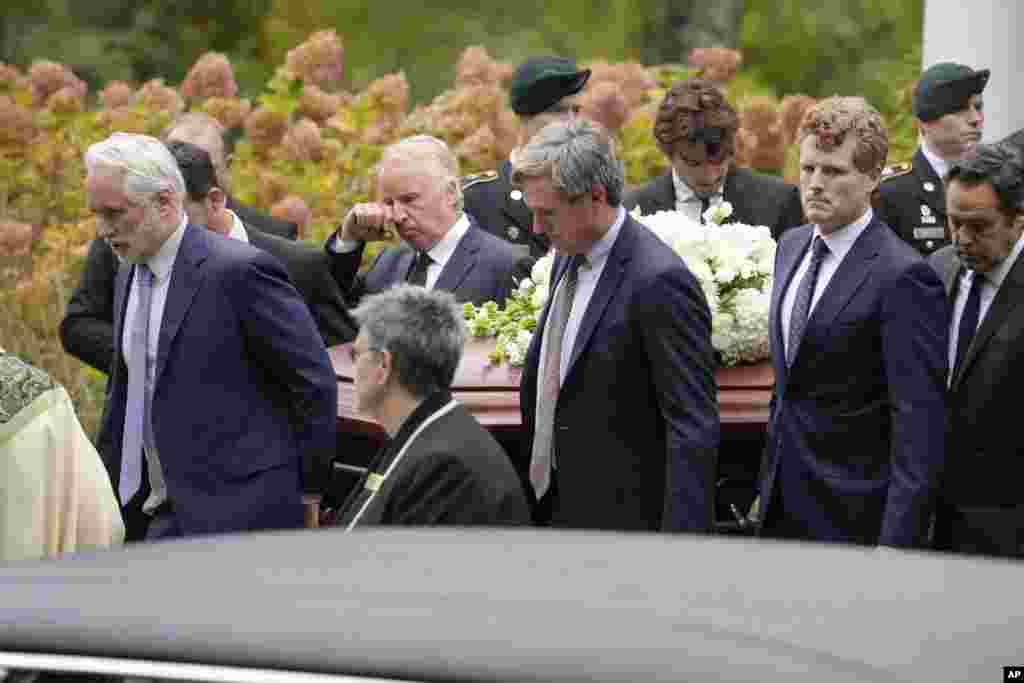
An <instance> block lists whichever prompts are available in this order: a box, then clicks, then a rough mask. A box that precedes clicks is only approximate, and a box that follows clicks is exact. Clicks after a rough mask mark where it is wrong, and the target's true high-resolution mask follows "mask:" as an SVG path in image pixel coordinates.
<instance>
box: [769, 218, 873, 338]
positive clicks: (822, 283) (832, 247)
mask: <svg viewBox="0 0 1024 683" xmlns="http://www.w3.org/2000/svg"><path fill="white" fill-rule="evenodd" d="M873 217H874V213H873V212H872V211H871V209H868V210H867V211H865V212H864V215H863V216H861V217H860V218H859V219H858V220H856V221H855V222H853V223H850V224H849V225H846V226H844V227H842V228H839V229H838V230H833V231H832V232H831V233H830V234H828V235H825V234H822V232H821V229H820V228H819V227H818V226H817V225H815V226H814V235H813V237H812V238H811V242H810V245H808V248H807V253H806V254H804V258H803V260H802V261H801V262H800V266H799V267H798V268H797V269H796V273H794V274H793V279H791V280H790V281H789V285H788V286H787V287H786V294H785V296H783V298H782V342H783V349H782V351H783V356H785V357H787V358H788V355H789V327H790V322H791V320H792V318H793V304H794V303H795V302H796V292H797V289H799V288H800V282H801V281H802V280H803V279H804V275H806V274H807V269H808V268H809V267H810V265H811V245H813V244H814V237H820V238H821V239H822V240H824V242H825V246H827V247H828V254H826V255H825V258H824V259H822V261H821V266H820V268H819V270H818V281H817V282H815V283H814V293H813V295H812V296H811V307H810V308H809V309H808V310H807V319H808V320H810V317H811V313H813V312H814V307H815V306H817V305H818V300H819V299H820V298H821V295H822V294H823V293H824V292H825V288H826V287H828V283H829V281H830V280H831V279H832V276H833V275H835V274H836V271H837V270H839V266H840V265H842V263H843V259H844V258H846V255H847V254H848V253H849V252H850V249H852V248H853V244H854V242H856V241H857V238H858V237H860V236H861V234H863V232H864V231H865V230H867V227H868V225H870V224H871V219H872V218H873Z"/></svg>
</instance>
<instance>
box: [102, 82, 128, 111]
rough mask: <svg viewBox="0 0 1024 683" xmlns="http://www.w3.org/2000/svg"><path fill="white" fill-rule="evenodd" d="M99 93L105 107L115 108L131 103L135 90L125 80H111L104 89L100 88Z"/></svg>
mask: <svg viewBox="0 0 1024 683" xmlns="http://www.w3.org/2000/svg"><path fill="white" fill-rule="evenodd" d="M99 95H100V103H101V104H102V105H103V107H104V108H105V109H115V108H117V107H126V106H128V105H130V104H131V103H132V98H133V97H134V96H135V91H134V90H133V89H132V86H131V85H129V84H128V83H125V82H124V81H110V82H109V83H107V85H106V87H105V88H103V90H100V92H99Z"/></svg>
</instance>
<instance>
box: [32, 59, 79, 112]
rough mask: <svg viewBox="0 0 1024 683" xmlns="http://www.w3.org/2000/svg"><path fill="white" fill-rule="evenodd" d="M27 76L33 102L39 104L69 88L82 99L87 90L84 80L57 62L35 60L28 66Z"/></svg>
mask: <svg viewBox="0 0 1024 683" xmlns="http://www.w3.org/2000/svg"><path fill="white" fill-rule="evenodd" d="M28 77H29V80H30V81H31V83H32V94H33V103H34V104H35V106H37V107H38V106H41V105H43V104H45V103H46V101H47V100H48V99H49V98H50V96H51V95H53V94H54V93H56V92H58V91H60V90H63V89H64V88H70V89H71V91H72V92H74V93H76V94H77V95H78V97H79V98H81V99H84V98H85V96H86V95H87V94H88V92H89V88H88V86H87V85H86V84H85V81H83V80H82V79H80V78H79V77H78V76H76V75H75V74H74V72H72V71H71V69H69V68H67V67H66V66H64V65H63V64H58V63H57V62H49V61H46V60H36V61H34V62H32V66H30V67H29V70H28Z"/></svg>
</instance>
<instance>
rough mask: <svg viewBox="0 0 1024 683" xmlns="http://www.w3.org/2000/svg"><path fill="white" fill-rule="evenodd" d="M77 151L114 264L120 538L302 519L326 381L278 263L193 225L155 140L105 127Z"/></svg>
mask: <svg viewBox="0 0 1024 683" xmlns="http://www.w3.org/2000/svg"><path fill="white" fill-rule="evenodd" d="M85 164H86V169H87V177H86V181H85V190H86V196H87V199H88V204H89V207H90V208H91V209H92V211H93V212H94V213H95V214H96V217H97V237H98V238H101V239H104V240H106V242H107V243H108V244H109V245H110V247H111V248H112V249H113V251H114V253H115V254H116V255H117V256H118V257H119V259H120V261H121V262H122V265H121V267H120V269H119V271H118V275H117V281H116V283H115V289H114V360H113V363H112V368H111V378H110V384H109V386H108V394H107V405H106V408H105V411H104V418H103V426H102V428H101V432H100V437H99V450H100V452H101V453H102V454H103V456H104V461H105V463H106V465H107V468H108V470H109V473H110V476H111V479H112V481H113V483H114V487H115V489H116V490H117V492H118V496H119V499H120V502H121V505H122V508H123V511H124V516H125V526H126V529H127V533H126V538H127V540H141V539H156V538H169V537H175V536H189V535H195V534H206V533H225V532H232V531H247V530H255V529H276V528H288V527H298V526H300V525H301V524H302V519H303V508H302V501H303V496H302V489H303V487H304V484H306V483H307V482H309V481H311V480H312V479H313V478H314V477H313V474H314V472H313V469H314V468H315V467H322V466H324V465H325V464H326V463H327V462H328V461H329V459H330V457H331V455H332V452H333V449H334V436H335V420H336V405H337V385H336V382H335V378H334V372H333V370H332V369H331V364H330V360H329V359H328V356H327V352H326V349H325V348H324V345H323V342H322V341H321V339H320V335H319V334H317V330H316V326H315V325H314V323H313V320H312V318H311V316H310V314H309V311H308V309H307V308H306V306H305V304H304V303H303V301H302V299H301V298H300V297H299V295H298V293H297V292H296V291H295V289H294V287H292V286H291V284H290V283H289V281H288V275H287V273H286V272H285V270H284V268H283V267H282V266H281V264H280V263H279V262H278V261H277V260H276V259H274V258H273V257H272V256H270V255H269V254H267V253H266V252H263V251H260V250H258V249H256V248H254V247H251V246H249V245H247V244H243V243H241V242H238V241H236V240H232V239H229V238H226V237H224V236H222V235H218V234H216V233H214V232H212V231H210V230H206V229H204V228H201V227H197V226H194V225H190V224H189V222H188V219H187V217H186V214H185V211H184V208H183V202H184V197H185V183H184V181H183V179H182V175H181V172H180V171H179V169H178V165H177V163H176V162H175V160H174V157H173V156H171V154H170V152H169V151H168V150H167V148H166V147H165V146H164V145H163V143H161V142H160V141H159V140H157V139H155V138H151V137H148V136H144V135H129V134H124V133H115V134H114V135H112V136H111V137H109V138H108V139H106V140H104V141H103V142H100V143H97V144H95V145H93V146H91V147H90V148H89V149H88V151H87V152H86V155H85ZM303 462H305V463H306V465H305V466H304V465H303ZM310 493H311V494H312V493H315V492H310ZM307 503H308V506H309V508H311V510H310V512H315V509H316V505H315V504H316V503H317V498H316V496H315V495H311V496H310V497H309V498H308V499H307Z"/></svg>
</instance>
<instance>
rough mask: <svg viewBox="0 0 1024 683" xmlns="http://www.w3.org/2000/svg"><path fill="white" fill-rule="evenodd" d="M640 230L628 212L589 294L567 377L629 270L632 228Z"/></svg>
mask: <svg viewBox="0 0 1024 683" xmlns="http://www.w3.org/2000/svg"><path fill="white" fill-rule="evenodd" d="M637 229H639V226H638V224H636V223H635V222H634V221H633V219H632V218H630V217H629V216H628V215H627V216H626V221H625V223H623V224H622V228H621V229H620V230H619V236H618V237H617V238H616V239H615V244H613V245H612V249H611V251H610V252H609V253H608V259H607V260H606V261H605V264H604V270H603V271H602V273H601V279H600V280H598V282H597V288H596V289H595V290H594V294H593V296H591V297H590V303H589V304H587V310H586V311H584V313H583V320H582V321H581V322H580V328H579V331H578V332H577V333H576V341H575V342H573V346H572V355H571V356H570V357H569V366H568V368H566V371H565V376H566V378H568V377H569V373H571V372H572V369H573V366H574V365H575V364H576V360H577V359H578V358H579V357H580V354H581V353H583V349H585V348H586V347H587V343H588V342H589V341H590V337H591V336H592V335H593V334H594V330H595V329H596V328H597V323H598V322H600V320H601V317H602V316H603V315H604V311H605V309H606V308H607V307H608V302H610V301H611V300H612V297H613V296H614V295H615V292H617V291H618V289H619V285H620V283H621V282H622V278H623V276H624V275H625V272H626V271H625V267H624V264H625V263H626V262H627V261H629V259H630V257H631V256H632V252H633V240H634V239H635V238H636V237H635V235H634V234H633V231H634V230H637Z"/></svg>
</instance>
